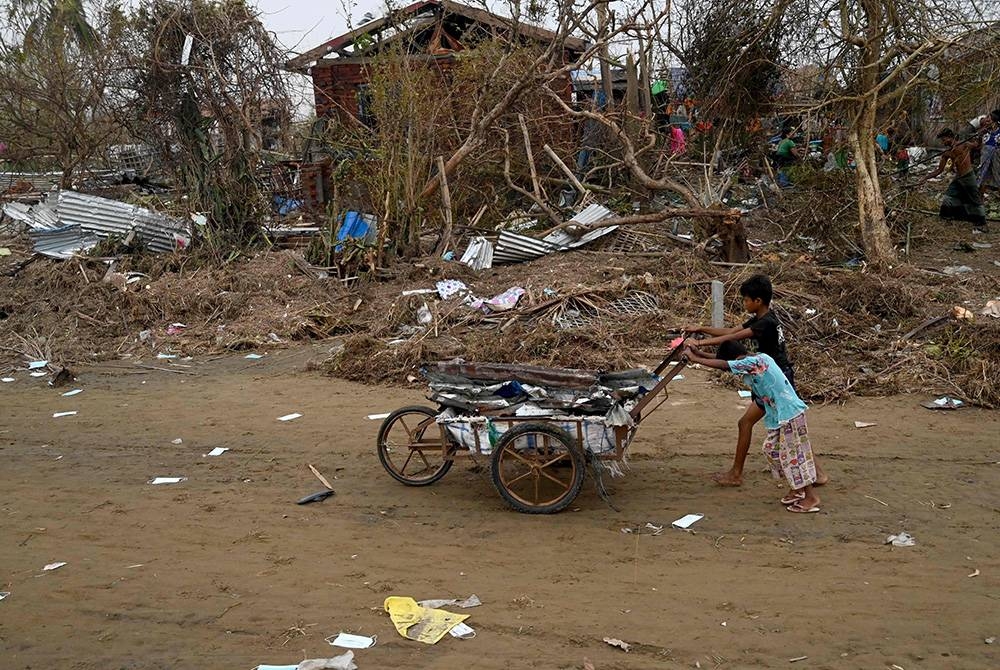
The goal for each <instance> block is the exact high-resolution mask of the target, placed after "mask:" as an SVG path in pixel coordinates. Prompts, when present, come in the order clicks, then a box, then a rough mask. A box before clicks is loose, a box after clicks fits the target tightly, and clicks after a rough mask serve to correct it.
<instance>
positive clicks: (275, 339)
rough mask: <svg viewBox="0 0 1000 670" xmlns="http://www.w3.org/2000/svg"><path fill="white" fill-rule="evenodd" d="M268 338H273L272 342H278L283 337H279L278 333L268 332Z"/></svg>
mask: <svg viewBox="0 0 1000 670" xmlns="http://www.w3.org/2000/svg"><path fill="white" fill-rule="evenodd" d="M267 339H269V340H271V341H272V342H278V343H280V342H281V338H280V337H278V334H277V333H268V334H267Z"/></svg>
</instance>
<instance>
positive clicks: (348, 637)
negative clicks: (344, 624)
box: [326, 633, 378, 649]
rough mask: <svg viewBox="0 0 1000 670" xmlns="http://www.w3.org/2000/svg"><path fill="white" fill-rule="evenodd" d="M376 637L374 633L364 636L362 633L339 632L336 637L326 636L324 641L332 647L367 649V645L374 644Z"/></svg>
mask: <svg viewBox="0 0 1000 670" xmlns="http://www.w3.org/2000/svg"><path fill="white" fill-rule="evenodd" d="M377 639H378V638H377V636H375V635H372V636H371V637H366V636H364V635H352V634H351V633H340V634H339V635H337V637H336V638H333V639H331V638H329V637H328V638H326V641H327V642H329V643H330V644H331V645H332V646H334V647H343V648H344V649H367V648H368V647H373V646H375V642H376V640H377Z"/></svg>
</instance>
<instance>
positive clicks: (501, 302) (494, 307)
mask: <svg viewBox="0 0 1000 670" xmlns="http://www.w3.org/2000/svg"><path fill="white" fill-rule="evenodd" d="M526 292H527V291H525V290H524V289H523V288H521V287H520V286H512V287H510V288H509V289H507V290H506V291H504V292H503V293H501V294H499V295H496V296H494V297H492V298H490V299H489V300H482V299H479V298H477V299H476V300H473V301H472V304H471V305H470V307H472V308H473V309H482V310H483V311H484V312H487V313H489V312H505V311H507V310H510V309H514V307H516V306H517V303H518V301H519V300H520V299H521V296H522V295H524V294H525V293H526Z"/></svg>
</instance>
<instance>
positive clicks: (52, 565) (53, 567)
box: [42, 561, 66, 572]
mask: <svg viewBox="0 0 1000 670" xmlns="http://www.w3.org/2000/svg"><path fill="white" fill-rule="evenodd" d="M64 565H66V561H60V562H58V563H49V564H48V565H46V566H45V567H44V568H42V570H44V571H46V572H48V571H49V570H58V569H59V568H61V567H62V566H64Z"/></svg>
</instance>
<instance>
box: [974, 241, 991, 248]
mask: <svg viewBox="0 0 1000 670" xmlns="http://www.w3.org/2000/svg"><path fill="white" fill-rule="evenodd" d="M970 246H971V247H972V248H973V249H992V248H993V245H992V244H990V243H989V242H973V243H972V244H971V245H970Z"/></svg>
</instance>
